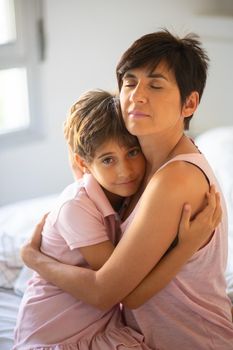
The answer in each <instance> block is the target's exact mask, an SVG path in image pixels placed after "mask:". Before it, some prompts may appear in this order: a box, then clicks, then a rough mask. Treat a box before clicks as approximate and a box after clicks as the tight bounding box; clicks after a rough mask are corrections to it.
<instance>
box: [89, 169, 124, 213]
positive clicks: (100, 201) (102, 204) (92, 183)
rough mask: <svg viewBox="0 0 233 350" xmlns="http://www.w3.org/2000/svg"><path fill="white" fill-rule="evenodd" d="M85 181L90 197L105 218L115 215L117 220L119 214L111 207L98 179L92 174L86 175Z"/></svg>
mask: <svg viewBox="0 0 233 350" xmlns="http://www.w3.org/2000/svg"><path fill="white" fill-rule="evenodd" d="M83 181H84V188H85V190H86V192H87V195H88V197H89V198H90V199H91V200H92V201H93V202H94V203H95V205H96V207H97V208H98V210H99V211H100V212H101V213H102V214H103V216H104V217H106V216H110V215H114V216H115V217H116V218H117V217H118V214H117V213H116V212H115V210H114V209H113V207H112V206H111V204H110V202H109V200H108V198H107V197H106V195H105V193H104V191H103V189H102V187H101V186H100V184H99V183H98V182H97V181H96V179H95V178H94V177H93V176H92V175H91V174H84V175H83Z"/></svg>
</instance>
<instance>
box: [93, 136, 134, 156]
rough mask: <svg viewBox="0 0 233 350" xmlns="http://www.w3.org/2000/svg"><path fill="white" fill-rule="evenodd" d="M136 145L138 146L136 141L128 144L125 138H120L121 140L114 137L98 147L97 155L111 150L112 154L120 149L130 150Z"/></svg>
mask: <svg viewBox="0 0 233 350" xmlns="http://www.w3.org/2000/svg"><path fill="white" fill-rule="evenodd" d="M134 145H135V146H137V145H138V143H137V141H136V140H135V142H131V143H129V142H128V143H127V142H126V140H123V138H122V139H121V138H120V137H119V138H116V137H112V138H109V139H107V140H105V141H103V142H102V143H101V144H100V145H99V146H98V147H96V150H95V154H96V153H99V152H103V151H108V150H111V151H112V152H114V151H117V150H119V149H130V148H131V147H133V146H134Z"/></svg>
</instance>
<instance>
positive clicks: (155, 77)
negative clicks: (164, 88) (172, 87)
mask: <svg viewBox="0 0 233 350" xmlns="http://www.w3.org/2000/svg"><path fill="white" fill-rule="evenodd" d="M148 78H153V79H164V80H167V81H168V79H167V77H166V76H165V75H163V74H162V73H156V72H152V73H149V74H148Z"/></svg>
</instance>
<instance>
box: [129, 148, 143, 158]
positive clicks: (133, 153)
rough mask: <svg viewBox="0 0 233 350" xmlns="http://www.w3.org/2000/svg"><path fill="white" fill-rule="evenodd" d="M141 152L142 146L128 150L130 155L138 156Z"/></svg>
mask: <svg viewBox="0 0 233 350" xmlns="http://www.w3.org/2000/svg"><path fill="white" fill-rule="evenodd" d="M139 153H141V150H140V148H133V149H131V150H130V151H129V152H128V155H129V157H131V158H133V157H136V156H137V155H138V154H139Z"/></svg>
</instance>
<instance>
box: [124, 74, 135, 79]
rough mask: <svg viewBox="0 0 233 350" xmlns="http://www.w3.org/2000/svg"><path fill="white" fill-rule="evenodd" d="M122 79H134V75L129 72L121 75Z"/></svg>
mask: <svg viewBox="0 0 233 350" xmlns="http://www.w3.org/2000/svg"><path fill="white" fill-rule="evenodd" d="M124 78H136V75H134V74H133V73H131V72H126V73H125V74H124V75H123V79H124Z"/></svg>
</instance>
